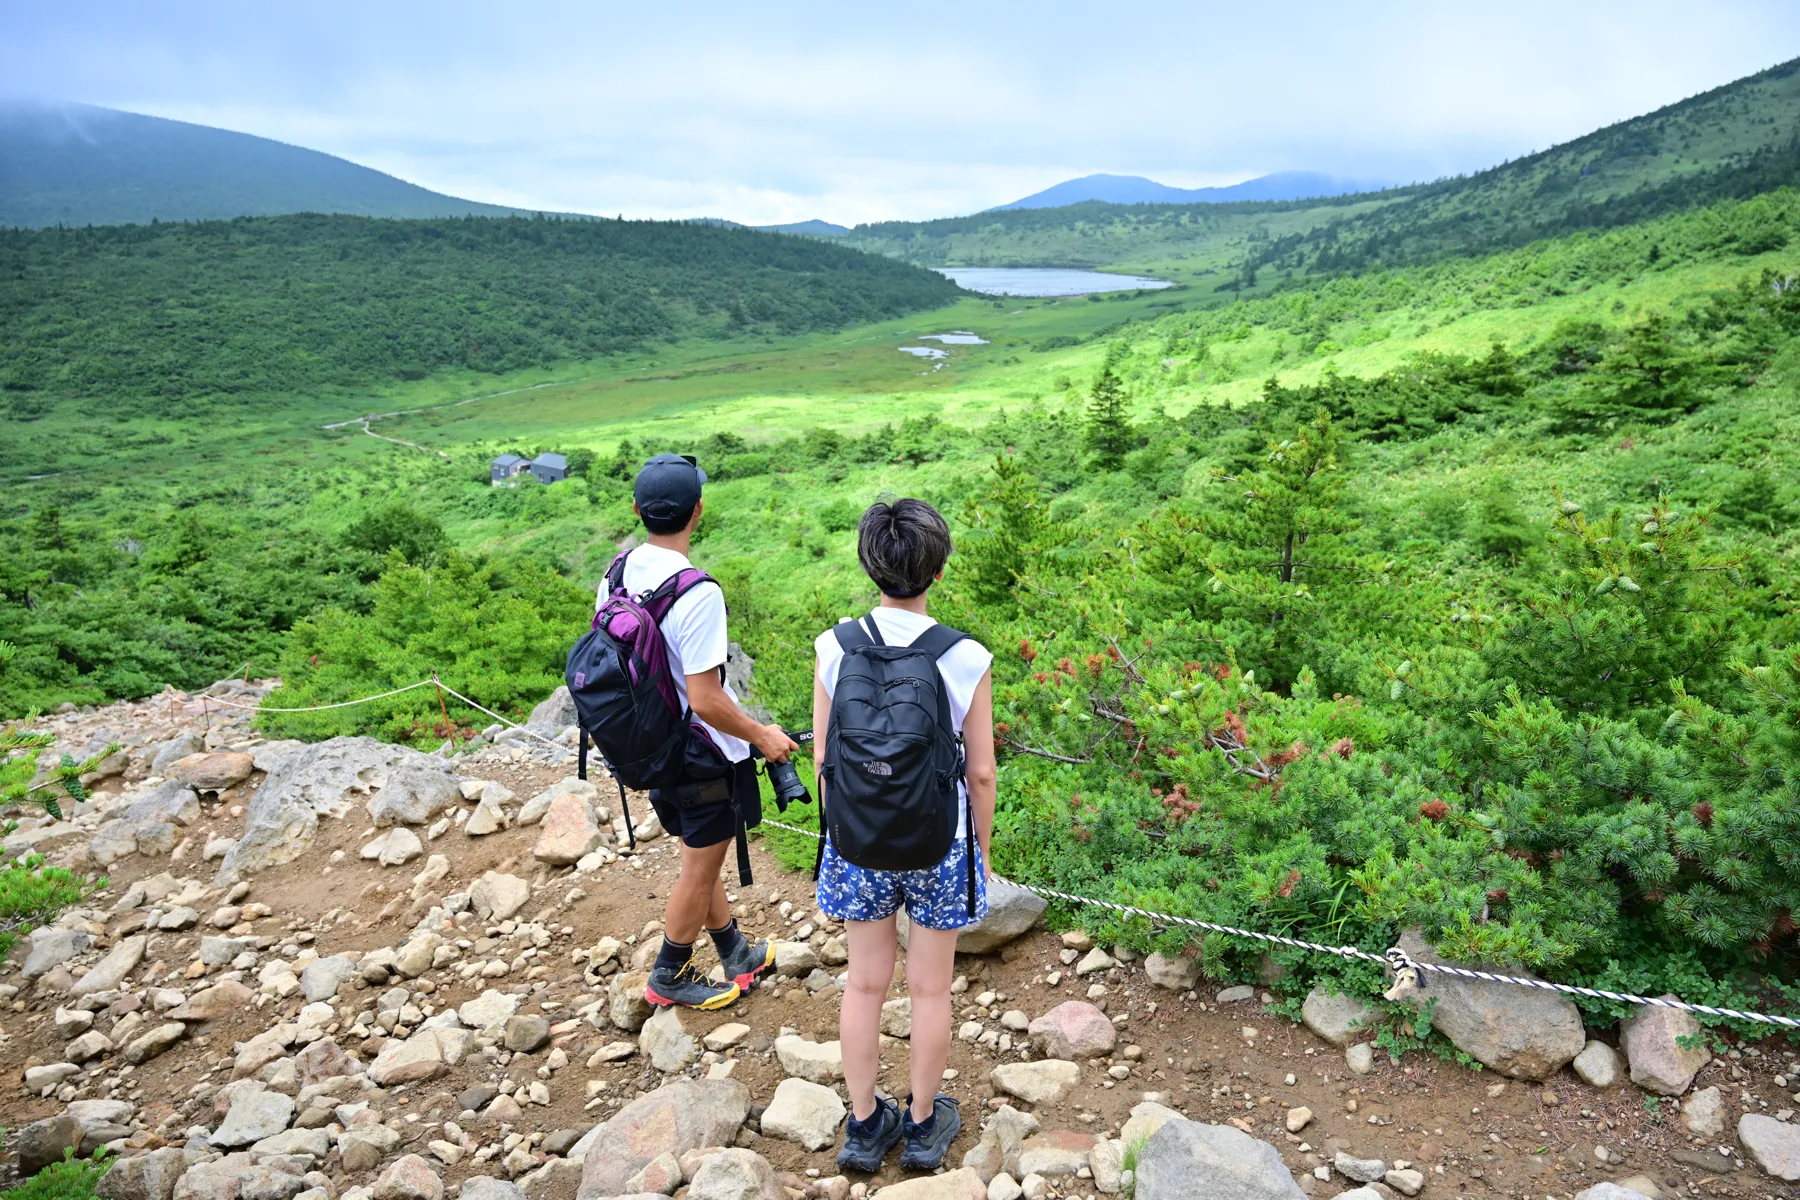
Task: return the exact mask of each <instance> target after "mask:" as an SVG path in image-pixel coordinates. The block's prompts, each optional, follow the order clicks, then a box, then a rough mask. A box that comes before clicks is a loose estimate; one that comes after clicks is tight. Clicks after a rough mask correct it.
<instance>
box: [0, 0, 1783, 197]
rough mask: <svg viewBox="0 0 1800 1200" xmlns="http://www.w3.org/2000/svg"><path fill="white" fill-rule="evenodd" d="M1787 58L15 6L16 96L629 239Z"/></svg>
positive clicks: (628, 15)
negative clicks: (343, 165)
mask: <svg viewBox="0 0 1800 1200" xmlns="http://www.w3.org/2000/svg"><path fill="white" fill-rule="evenodd" d="M1796 55H1800V3H1796V2H1795V0H1508V2H1507V3H1481V2H1479V0H1450V2H1428V0H1402V2H1394V3H1376V2H1374V0H1350V2H1348V3H1346V2H1345V0H1262V2H1261V3H1256V4H1243V3H1240V2H1232V3H1210V2H1206V3H1202V2H1196V0H1186V2H1183V0H1170V2H1164V3H1150V2H1132V0H1125V2H1116V0H1115V2H1112V3H1105V4H1096V3H1091V2H1090V3H1085V4H1058V3H1042V2H1039V3H1031V4H1026V3H1012V4H981V3H959V4H933V5H907V6H892V7H883V8H879V9H877V8H876V7H875V6H860V5H855V4H844V3H837V4H819V5H804V6H803V5H774V6H770V5H758V6H751V5H744V4H741V3H730V4H718V3H711V2H707V0H699V2H695V3H688V4H681V5H646V4H634V5H631V6H620V5H615V4H610V3H602V2H589V3H567V4H563V3H536V2H532V0H512V2H510V3H505V4H501V3H494V2H484V3H464V2H460V0H429V2H419V0H394V2H387V0H359V2H358V3H341V2H338V0H308V2H307V3H306V4H296V5H268V4H257V3H245V2H244V0H231V2H229V3H195V2H185V3H184V2H183V0H168V2H166V3H163V4H150V3H146V2H144V0H137V2H127V0H114V2H100V0H93V2H90V0H55V2H54V3H50V2H46V0H0V90H4V91H8V92H13V93H17V94H23V95H30V96H38V97H46V98H56V99H67V100H79V101H85V102H87V103H92V104H102V105H107V106H110V107H115V108H124V109H130V110H132V111H135V112H143V113H150V114H153V115H156V116H163V117H174V118H178V119H181V120H186V121H195V122H199V123H202V124H207V125H217V126H222V127H224V128H228V129H236V130H242V131H244V132H247V133H255V134H260V135H262V136H264V137H272V138H279V139H281V140H283V141H287V142H293V143H295V144H298V145H302V146H309V147H312V148H314V149H318V150H325V151H328V152H330V153H333V154H339V155H342V156H344V157H345V158H349V159H352V160H354V161H356V162H359V163H363V164H366V165H368V166H372V167H376V168H378V169H380V170H383V171H388V172H390V173H392V174H395V175H398V176H400V177H401V178H403V179H407V180H410V181H412V182H415V183H419V184H423V185H424V186H426V187H430V188H434V189H436V190H438V191H442V192H448V193H451V194H454V195H458V196H464V197H468V198H470V199H476V200H487V201H492V202H496V203H503V204H513V205H519V206H523V207H530V208H541V209H555V210H568V211H580V212H594V213H618V212H623V213H625V214H627V215H631V216H642V217H686V216H723V217H730V218H732V219H735V220H739V221H746V222H752V223H766V222H775V221H789V220H802V219H806V218H810V217H823V218H825V219H827V220H832V221H839V222H842V223H845V224H853V223H855V222H858V221H870V220H881V219H886V218H906V219H917V218H927V217H934V216H945V215H952V214H958V213H967V212H973V211H977V210H979V209H983V208H988V207H991V206H993V205H995V204H1002V203H1005V202H1007V201H1010V200H1014V199H1017V198H1019V197H1021V196H1024V195H1026V194H1028V193H1030V192H1034V191H1037V190H1039V189H1041V188H1044V187H1046V186H1048V185H1050V184H1052V183H1056V182H1058V181H1060V180H1063V179H1067V178H1070V177H1073V176H1077V175H1085V174H1090V173H1093V172H1097V171H1106V172H1113V173H1118V174H1131V175H1147V176H1150V177H1151V178H1154V179H1157V180H1160V181H1162V182H1164V183H1170V184H1175V185H1179V186H1186V187H1195V186H1205V185H1209V184H1223V183H1234V182H1237V181H1239V180H1242V179H1246V178H1249V177H1252V176H1255V175H1261V174H1264V173H1267V172H1270V171H1279V170H1289V169H1298V170H1317V171H1326V172H1330V173H1333V174H1338V175H1344V176H1349V177H1354V178H1380V179H1388V180H1392V181H1397V182H1403V181H1409V180H1414V179H1420V178H1432V177H1436V176H1439V175H1444V174H1450V173H1455V172H1459V171H1468V170H1476V169H1479V168H1481V167H1484V166H1488V165H1491V164H1493V163H1495V162H1498V161H1500V160H1502V159H1504V158H1508V157H1513V156H1516V155H1519V154H1523V153H1527V152H1530V151H1532V150H1536V149H1541V148H1543V147H1545V146H1548V145H1551V144H1553V143H1555V142H1557V141H1561V140H1564V139H1567V138H1570V137H1574V136H1577V135H1579V134H1582V133H1585V132H1587V131H1589V130H1591V129H1593V128H1595V127H1597V126H1600V125H1604V124H1608V123H1610V122H1613V121H1617V120H1621V119H1623V118H1626V117H1630V116H1633V115H1636V114H1638V113H1641V112H1645V111H1648V110H1650V109H1654V108H1656V107H1659V106H1661V105H1663V104H1667V103H1670V102H1673V101H1676V100H1679V99H1681V98H1683V97H1685V96H1689V95H1692V94H1694V93H1696V92H1700V91H1704V90H1706V89H1708V88H1712V87H1715V86H1718V85H1720V84H1723V83H1727V82H1729V81H1731V80H1732V79H1735V78H1738V77H1739V76H1742V75H1746V74H1749V73H1751V72H1754V71H1757V70H1760V69H1762V68H1763V67H1767V66H1771V65H1773V64H1775V63H1777V62H1780V61H1783V60H1785V59H1788V58H1791V57H1794V56H1796Z"/></svg>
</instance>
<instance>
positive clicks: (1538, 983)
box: [202, 672, 1800, 1029]
mask: <svg viewBox="0 0 1800 1200" xmlns="http://www.w3.org/2000/svg"><path fill="white" fill-rule="evenodd" d="M432 686H436V687H438V688H439V689H441V690H442V691H444V692H446V693H448V694H449V695H452V696H454V697H456V698H457V699H458V700H460V701H462V703H464V704H466V705H468V706H469V707H470V708H473V709H475V710H476V711H478V712H483V713H486V714H487V715H488V716H490V717H492V718H494V720H496V721H499V722H501V723H502V724H504V725H507V726H510V727H511V728H513V729H516V730H518V731H519V732H520V733H523V734H525V735H526V736H528V737H532V738H536V739H537V740H538V741H540V742H543V743H544V744H545V745H547V746H552V747H555V748H556V749H559V750H566V749H568V748H567V747H566V746H563V745H562V744H561V743H559V742H556V741H554V740H552V739H550V738H547V737H545V736H543V735H542V734H540V733H538V732H536V731H535V730H533V729H530V728H528V727H527V726H525V725H522V724H520V723H519V722H517V721H514V720H512V719H510V718H508V717H505V716H502V715H501V714H499V713H497V712H495V711H494V710H493V709H491V708H488V707H486V706H485V705H482V704H479V703H477V702H476V701H474V700H472V699H470V698H469V697H467V696H465V695H463V694H462V693H461V692H459V691H457V690H456V689H455V688H452V687H451V686H450V685H448V684H446V683H444V682H442V681H441V680H439V679H438V677H437V675H436V673H435V672H434V673H433V674H432V676H431V678H429V679H421V680H420V681H419V682H417V683H412V684H408V685H407V686H405V687H402V688H395V689H394V690H393V691H389V692H382V693H380V694H378V695H374V696H364V697H362V698H361V699H358V700H345V701H342V702H340V703H337V704H316V705H311V706H309V707H306V708H265V707H263V706H261V705H245V704H230V703H228V702H226V701H223V700H219V699H217V698H215V697H207V696H202V700H210V701H211V702H212V703H214V704H223V705H225V706H226V707H229V708H240V709H246V710H249V711H252V712H283V713H286V712H321V711H323V710H325V709H332V708H349V707H351V706H353V705H357V704H368V703H370V702H372V701H375V700H385V699H387V698H388V697H389V696H398V695H400V694H401V693H403V692H410V691H413V690H415V689H417V688H422V687H432ZM762 823H763V825H765V826H768V827H770V828H772V829H780V830H784V831H786V832H788V833H797V834H802V835H804V836H806V837H810V838H813V839H815V840H817V839H818V838H819V837H821V836H822V835H821V834H820V833H819V832H818V831H817V830H814V829H806V828H803V827H801V826H799V825H789V824H786V823H785V822H782V821H774V820H767V819H765V820H764V821H763V822H762ZM995 878H997V879H1001V880H1002V881H1003V882H1005V883H1008V884H1011V885H1012V886H1013V887H1016V888H1020V889H1022V890H1024V891H1027V892H1030V893H1031V894H1032V895H1034V896H1038V897H1040V898H1042V899H1045V900H1060V901H1062V902H1064V903H1067V904H1074V905H1078V906H1080V907H1083V908H1100V909H1107V910H1110V911H1112V912H1118V913H1124V914H1125V915H1127V916H1133V917H1142V918H1143V919H1145V920H1147V921H1151V922H1156V923H1160V924H1164V925H1180V926H1183V927H1186V928H1189V929H1202V930H1205V931H1206V932H1208V933H1217V934H1222V935H1224V936H1227V937H1237V938H1246V939H1248V940H1251V941H1255V942H1262V943H1265V944H1267V945H1273V946H1286V947H1289V948H1292V949H1296V950H1307V951H1310V952H1312V953H1314V954H1328V955H1331V956H1332V957H1334V958H1341V959H1345V960H1347V961H1359V962H1369V963H1375V964H1377V965H1378V966H1381V967H1384V968H1386V969H1387V970H1388V971H1390V972H1391V973H1392V974H1393V975H1394V978H1395V984H1394V986H1393V988H1391V989H1390V990H1389V991H1388V993H1387V996H1388V999H1390V1000H1397V999H1399V998H1400V997H1401V996H1403V995H1405V994H1407V993H1409V992H1411V991H1413V990H1415V989H1425V988H1427V983H1426V977H1427V976H1429V975H1448V976H1451V977H1453V978H1457V979H1474V980H1480V981H1482V982H1484V983H1507V984H1513V985H1515V986H1518V987H1525V988H1536V989H1537V990H1539V991H1545V992H1557V993H1560V994H1562V995H1567V996H1586V997H1588V998H1589V999H1594V1000H1612V1001H1615V1002H1617V1003H1621V1004H1641V1005H1644V1006H1645V1007H1648V1008H1670V1009H1677V1010H1679V1011H1681V1012H1689V1013H1701V1014H1704V1015H1706V1016H1710V1017H1721V1018H1728V1019H1732V1020H1738V1021H1750V1022H1754V1023H1756V1024H1760V1025H1770V1026H1774V1027H1776V1028H1781V1029H1800V1019H1796V1018H1794V1017H1784V1016H1779V1015H1772V1014H1769V1013H1758V1012H1744V1011H1741V1010H1739V1009H1735V1008H1718V1007H1715V1006H1713V1005H1710V1004H1689V1003H1688V1002H1687V1001H1685V1000H1677V999H1674V998H1672V997H1663V996H1636V995H1633V994H1631V993H1630V992H1610V991H1607V990H1605V989H1603V988H1589V987H1579V986H1576V985H1574V984H1567V983H1551V982H1549V981H1547V980H1543V979H1532V978H1530V977H1528V976H1523V975H1501V974H1497V973H1495V972H1492V971H1478V970H1475V969H1473V968H1471V967H1456V966H1451V965H1450V964H1448V963H1430V962H1420V961H1418V960H1417V959H1415V958H1413V957H1412V956H1411V955H1410V954H1408V953H1407V952H1406V951H1405V950H1403V949H1401V948H1400V947H1399V946H1390V947H1389V948H1388V949H1387V950H1386V952H1384V953H1381V954H1375V953H1372V952H1370V951H1368V950H1364V949H1362V948H1361V947H1358V946H1348V945H1346V946H1328V945H1325V944H1324V943H1322V942H1309V941H1306V940H1305V939H1303V938H1291V937H1286V936H1283V935H1282V934H1278V933H1263V932H1260V931H1259V930H1255V929H1240V928H1238V927H1236V926H1234V925H1221V924H1218V923H1216V922H1213V921H1202V920H1200V919H1198V918H1196V917H1182V916H1176V915H1174V914H1173V913H1160V912H1155V911H1152V910H1151V909H1147V908H1138V907H1136V906H1134V905H1130V904H1118V903H1115V902H1113V901H1111V900H1096V899H1094V898H1093V897H1091V896H1078V895H1076V894H1074V893H1073V892H1063V891H1058V890H1057V889H1055V888H1047V887H1039V886H1037V885H1035V884H1029V883H1020V882H1018V881H1017V880H1011V879H1005V878H1004V877H1003V876H999V875H996V876H995Z"/></svg>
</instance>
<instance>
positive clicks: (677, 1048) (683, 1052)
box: [509, 1004, 700, 1072]
mask: <svg viewBox="0 0 1800 1200" xmlns="http://www.w3.org/2000/svg"><path fill="white" fill-rule="evenodd" d="M513 1019H514V1020H517V1019H518V1018H516V1017H515V1018H513ZM509 1026H510V1022H509ZM638 1050H639V1051H640V1052H642V1054H643V1055H644V1057H645V1058H648V1059H649V1060H650V1065H651V1066H653V1067H655V1068H656V1069H657V1070H659V1071H665V1072H669V1071H680V1070H683V1069H684V1068H686V1067H687V1066H689V1065H690V1064H691V1063H693V1062H694V1061H695V1060H696V1059H698V1058H699V1057H700V1043H699V1042H697V1041H695V1040H694V1037H693V1035H692V1034H690V1033H689V1032H688V1031H687V1030H686V1029H685V1028H683V1027H682V1024H681V1010H680V1008H679V1007H677V1006H676V1005H673V1004H671V1005H669V1006H668V1007H667V1008H659V1009H657V1010H656V1013H655V1015H654V1016H652V1017H651V1018H650V1019H649V1020H648V1021H645V1022H644V1030H643V1032H642V1033H640V1034H638Z"/></svg>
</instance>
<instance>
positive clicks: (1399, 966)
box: [1382, 946, 1425, 1001]
mask: <svg viewBox="0 0 1800 1200" xmlns="http://www.w3.org/2000/svg"><path fill="white" fill-rule="evenodd" d="M1382 958H1383V959H1384V960H1385V961H1386V963H1387V968H1388V970H1390V971H1392V972H1393V973H1394V986H1393V987H1391V988H1389V989H1388V990H1387V991H1386V992H1385V993H1383V995H1384V996H1385V997H1386V998H1387V999H1388V1000H1393V1001H1398V1000H1401V999H1403V998H1404V997H1406V996H1409V995H1411V994H1412V993H1413V992H1416V991H1423V990H1424V988H1425V973H1424V972H1423V971H1421V970H1419V965H1418V964H1417V963H1415V962H1413V960H1412V956H1411V955H1409V954H1407V952H1406V951H1404V950H1402V949H1401V948H1400V947H1398V946H1389V947H1388V952H1387V953H1386V954H1384V955H1383V956H1382Z"/></svg>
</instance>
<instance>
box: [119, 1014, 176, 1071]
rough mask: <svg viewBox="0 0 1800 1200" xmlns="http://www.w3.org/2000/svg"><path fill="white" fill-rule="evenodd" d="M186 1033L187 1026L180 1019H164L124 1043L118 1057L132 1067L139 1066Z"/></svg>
mask: <svg viewBox="0 0 1800 1200" xmlns="http://www.w3.org/2000/svg"><path fill="white" fill-rule="evenodd" d="M186 1034H187V1026H186V1025H183V1024H182V1023H181V1022H180V1021H165V1022H163V1023H162V1024H161V1025H153V1026H151V1027H150V1028H149V1029H147V1030H145V1031H144V1032H143V1033H140V1034H139V1035H138V1036H137V1037H135V1038H132V1039H131V1040H130V1041H129V1042H127V1043H125V1048H124V1049H123V1050H121V1051H119V1057H120V1058H122V1059H124V1060H125V1061H126V1062H127V1063H130V1064H131V1065H132V1066H134V1067H135V1066H141V1065H143V1064H144V1063H147V1062H149V1061H150V1060H151V1059H153V1058H155V1057H156V1056H157V1055H159V1054H161V1053H162V1052H163V1051H165V1050H167V1049H168V1048H169V1047H170V1046H173V1045H174V1044H175V1043H176V1042H179V1041H180V1040H181V1039H182V1037H184V1036H185V1035H186Z"/></svg>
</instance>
